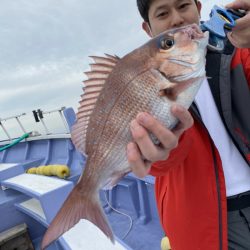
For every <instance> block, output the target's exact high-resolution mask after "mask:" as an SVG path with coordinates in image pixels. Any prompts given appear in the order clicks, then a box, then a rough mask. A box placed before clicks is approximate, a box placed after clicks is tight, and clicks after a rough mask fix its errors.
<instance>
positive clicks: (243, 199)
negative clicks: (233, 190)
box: [227, 194, 250, 211]
mask: <svg viewBox="0 0 250 250" xmlns="http://www.w3.org/2000/svg"><path fill="white" fill-rule="evenodd" d="M246 207H250V194H247V195H237V196H236V197H235V198H229V199H227V211H235V210H240V209H243V208H246Z"/></svg>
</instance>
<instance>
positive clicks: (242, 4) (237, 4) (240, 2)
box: [225, 0, 250, 10]
mask: <svg viewBox="0 0 250 250" xmlns="http://www.w3.org/2000/svg"><path fill="white" fill-rule="evenodd" d="M249 5H250V4H249V1H246V0H236V1H234V2H231V3H228V4H226V6H225V8H227V9H235V10H238V9H242V10H248V9H249V7H250V6H249Z"/></svg>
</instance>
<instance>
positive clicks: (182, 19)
mask: <svg viewBox="0 0 250 250" xmlns="http://www.w3.org/2000/svg"><path fill="white" fill-rule="evenodd" d="M200 9H201V3H200V2H198V4H197V5H196V3H195V2H194V0H152V3H151V5H150V8H149V12H148V17H149V23H150V26H149V25H148V23H146V22H144V23H143V29H144V30H145V31H146V32H147V33H148V35H149V36H151V37H152V36H153V37H154V36H156V35H158V34H160V33H161V32H163V31H165V30H167V29H171V28H177V27H180V26H184V25H188V24H192V23H196V24H199V20H200Z"/></svg>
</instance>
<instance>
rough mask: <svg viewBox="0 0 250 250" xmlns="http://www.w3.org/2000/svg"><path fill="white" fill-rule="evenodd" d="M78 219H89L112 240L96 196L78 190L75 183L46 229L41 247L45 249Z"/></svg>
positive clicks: (111, 233) (111, 234) (112, 237)
mask: <svg viewBox="0 0 250 250" xmlns="http://www.w3.org/2000/svg"><path fill="white" fill-rule="evenodd" d="M80 219H86V220H89V221H91V222H92V223H93V224H95V225H96V226H97V227H99V228H100V229H101V230H102V231H103V232H104V233H105V234H106V235H107V237H108V238H110V240H111V241H112V242H114V236H113V232H112V230H111V228H110V226H109V223H108V221H107V219H106V216H105V214H104V213H103V210H102V207H101V206H100V203H99V200H98V196H97V195H94V194H93V193H92V195H91V194H89V193H87V192H84V193H83V192H80V191H79V187H78V185H76V186H75V187H74V189H73V190H72V192H71V193H70V195H69V197H68V198H67V199H66V201H65V202H64V204H63V206H62V207H61V209H60V210H59V212H58V214H57V215H56V217H55V218H54V219H53V221H52V223H51V224H50V226H49V228H48V229H47V231H46V233H45V235H44V237H43V240H42V246H41V249H42V250H43V249H45V248H46V247H47V246H48V245H50V244H51V243H52V242H53V241H55V240H56V239H57V238H58V237H60V236H61V235H62V234H63V233H65V232H66V231H68V230H69V229H70V228H72V227H73V226H74V225H75V224H76V223H78V221H79V220H80Z"/></svg>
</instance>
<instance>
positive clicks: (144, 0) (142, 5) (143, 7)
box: [137, 0, 198, 23]
mask: <svg viewBox="0 0 250 250" xmlns="http://www.w3.org/2000/svg"><path fill="white" fill-rule="evenodd" d="M194 1H195V3H196V4H197V2H198V0H194ZM151 3H152V0H137V7H138V10H139V12H140V15H141V17H142V18H143V20H144V21H145V22H147V23H149V18H148V11H149V7H150V5H151Z"/></svg>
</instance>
